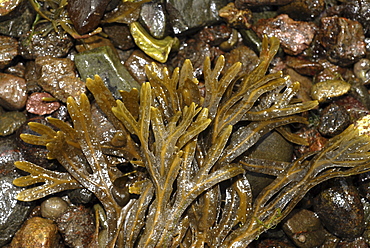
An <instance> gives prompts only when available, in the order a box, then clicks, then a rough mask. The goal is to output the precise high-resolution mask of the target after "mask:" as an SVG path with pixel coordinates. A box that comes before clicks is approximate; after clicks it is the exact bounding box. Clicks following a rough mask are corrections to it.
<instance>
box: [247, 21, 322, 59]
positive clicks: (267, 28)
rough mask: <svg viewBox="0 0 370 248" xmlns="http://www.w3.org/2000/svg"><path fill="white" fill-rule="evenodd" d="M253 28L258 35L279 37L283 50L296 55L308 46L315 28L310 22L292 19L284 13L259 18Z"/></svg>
mask: <svg viewBox="0 0 370 248" xmlns="http://www.w3.org/2000/svg"><path fill="white" fill-rule="evenodd" d="M253 28H254V30H255V31H256V32H257V33H258V34H259V36H260V37H262V36H263V35H264V34H266V35H267V36H268V37H272V36H275V37H277V38H279V40H280V42H281V47H282V48H283V50H284V52H286V53H287V54H290V55H298V54H300V53H302V52H303V51H304V50H305V49H306V48H308V47H309V45H310V44H311V42H312V40H313V38H314V36H315V33H316V29H317V28H316V25H315V24H314V23H312V22H301V21H294V20H293V19H291V18H289V16H288V15H286V14H281V15H279V16H277V17H276V18H269V19H260V20H258V22H257V23H256V25H255V26H253Z"/></svg>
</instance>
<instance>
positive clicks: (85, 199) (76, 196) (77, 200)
mask: <svg viewBox="0 0 370 248" xmlns="http://www.w3.org/2000/svg"><path fill="white" fill-rule="evenodd" d="M68 198H69V200H70V201H71V202H72V203H73V204H76V205H79V204H87V203H91V202H93V201H94V200H95V199H96V197H95V195H94V194H93V193H92V192H91V191H90V190H88V189H85V188H82V189H74V190H72V191H70V192H68Z"/></svg>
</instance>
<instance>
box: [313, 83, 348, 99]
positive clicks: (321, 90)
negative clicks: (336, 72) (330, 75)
mask: <svg viewBox="0 0 370 248" xmlns="http://www.w3.org/2000/svg"><path fill="white" fill-rule="evenodd" d="M350 89H351V84H349V83H347V82H345V81H343V80H335V79H334V80H330V79H329V80H326V81H322V82H318V83H316V84H314V85H313V86H312V88H311V97H312V99H313V100H318V101H319V102H324V101H326V100H327V99H328V98H331V97H337V96H342V95H344V94H346V93H348V91H349V90H350Z"/></svg>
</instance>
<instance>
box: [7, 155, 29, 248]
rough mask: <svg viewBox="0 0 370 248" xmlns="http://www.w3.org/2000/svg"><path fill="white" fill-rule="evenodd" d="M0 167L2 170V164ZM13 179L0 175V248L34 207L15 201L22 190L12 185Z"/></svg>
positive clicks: (12, 177) (13, 177) (9, 176)
mask: <svg viewBox="0 0 370 248" xmlns="http://www.w3.org/2000/svg"><path fill="white" fill-rule="evenodd" d="M2 155H3V154H2ZM2 158H3V157H2ZM0 166H1V168H3V164H2V163H1V164H0ZM14 179H15V176H11V175H7V176H1V175H0V185H1V187H0V206H1V208H0V247H2V246H3V245H5V244H6V243H8V242H9V241H10V240H11V238H12V237H13V236H14V235H15V233H16V232H17V230H18V229H19V228H20V227H21V225H22V223H23V222H24V220H25V219H26V218H27V216H28V215H29V213H30V212H31V210H32V207H33V206H34V203H28V202H20V201H17V200H16V199H15V197H16V195H17V194H18V193H19V192H20V191H21V190H22V189H21V188H19V187H16V186H14V185H13V180H14ZM23 247H30V246H23Z"/></svg>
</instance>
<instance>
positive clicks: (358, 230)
mask: <svg viewBox="0 0 370 248" xmlns="http://www.w3.org/2000/svg"><path fill="white" fill-rule="evenodd" d="M329 182H330V183H331V185H330V186H329V187H328V188H326V189H323V190H322V191H321V192H320V193H319V194H318V195H317V197H316V198H315V201H314V210H315V212H316V213H317V214H318V215H319V217H320V219H321V221H322V224H323V225H324V226H325V227H326V228H327V230H328V231H330V232H331V233H333V234H334V235H336V236H338V237H341V238H344V239H354V238H356V237H359V236H360V235H361V234H362V232H363V231H364V229H365V221H364V210H363V205H362V203H361V199H360V196H359V193H358V191H357V189H356V188H355V187H354V186H353V185H352V184H350V183H349V182H348V181H346V179H335V180H330V181H329Z"/></svg>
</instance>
